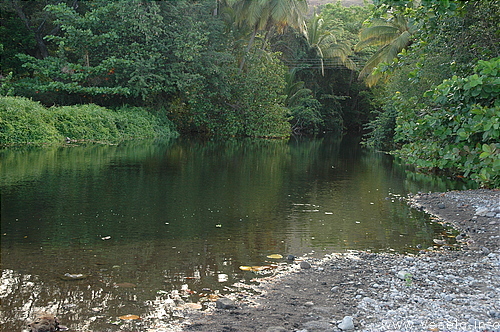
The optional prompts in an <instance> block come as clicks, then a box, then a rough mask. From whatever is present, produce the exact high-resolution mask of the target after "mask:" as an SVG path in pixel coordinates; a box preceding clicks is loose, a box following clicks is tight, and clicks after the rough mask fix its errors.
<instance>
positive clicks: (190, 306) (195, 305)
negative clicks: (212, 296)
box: [184, 303, 203, 310]
mask: <svg viewBox="0 0 500 332" xmlns="http://www.w3.org/2000/svg"><path fill="white" fill-rule="evenodd" d="M184 308H186V309H193V310H200V309H201V308H203V306H202V305H201V304H199V303H186V304H184Z"/></svg>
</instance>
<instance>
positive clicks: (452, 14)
mask: <svg viewBox="0 0 500 332" xmlns="http://www.w3.org/2000/svg"><path fill="white" fill-rule="evenodd" d="M0 9H1V11H0V12H1V17H0V22H1V26H0V52H1V55H2V56H1V59H0V65H1V69H0V75H1V76H0V81H1V86H0V95H1V96H17V97H24V98H29V99H31V100H32V101H33V102H30V101H29V100H27V99H20V98H17V99H9V98H5V97H1V98H3V101H2V105H4V106H2V111H1V112H3V113H2V114H1V115H0V116H1V121H0V135H1V136H0V137H1V140H0V142H1V143H21V142H49V141H54V140H60V139H61V138H63V140H64V137H70V138H71V139H89V140H104V141H107V140H114V139H117V138H122V139H124V138H127V137H129V138H132V137H150V136H151V135H156V134H159V133H161V134H162V135H164V134H166V133H171V132H173V131H174V130H175V131H178V132H180V133H181V134H193V133H197V134H200V133H201V134H204V135H219V136H249V137H288V136H289V135H291V134H294V133H304V132H320V131H335V132H350V133H357V134H365V137H366V139H365V144H366V146H369V147H372V148H376V149H379V150H384V151H388V152H389V151H391V152H393V153H394V154H396V155H398V156H399V157H401V158H402V160H404V161H406V162H407V163H409V164H412V165H415V166H416V167H417V168H419V169H420V170H426V171H441V170H445V171H448V172H451V173H453V174H454V175H457V176H463V177H467V178H472V179H474V180H475V181H477V182H478V183H479V184H481V185H484V186H490V187H498V186H500V175H499V174H500V139H499V137H500V128H499V126H500V124H499V122H498V119H499V118H500V104H498V94H499V92H500V91H499V89H500V88H499V86H500V83H499V79H498V77H499V75H498V73H499V70H500V65H499V58H498V57H499V56H500V52H499V48H500V47H499V45H500V43H499V42H500V32H499V30H500V29H499V26H498V22H499V21H500V17H499V16H500V14H499V12H500V4H499V2H498V1H493V0H491V1H458V0H457V1H452V0H450V1H438V0H430V1H415V0H405V1H400V0H375V1H373V4H372V3H368V2H365V4H364V5H362V6H358V5H354V6H350V7H344V6H343V5H342V4H341V3H340V2H331V3H327V4H324V5H321V6H319V7H316V8H308V6H307V1H306V0H266V1H264V0H262V1H260V0H259V1H253V0H217V1H214V0H198V1H192V0H179V1H152V2H141V1H135V0H117V1H104V0H92V1H79V0H64V1H53V0H36V1H29V2H28V1H18V0H10V1H4V2H2V3H1V4H0ZM35 101H36V102H39V103H35ZM30 103H31V104H30ZM28 104H29V105H32V107H33V109H34V110H35V111H33V112H28V111H26V110H27V107H28V106H27V105H28ZM42 105H44V106H46V107H47V108H44V109H42ZM52 106H55V107H52ZM16 108H18V109H19V112H17V111H14V109H16ZM23 110H24V111H23ZM23 112H24V113H23ZM15 113H19V114H15ZM28 117H31V118H30V120H29V121H28V120H27V119H28ZM68 119H70V120H68ZM77 119H78V120H77ZM94 120H95V122H96V125H91V123H92V122H93V121H94ZM136 120H137V121H138V122H134V121H136ZM78 121H80V122H78ZM124 122H125V123H126V125H124V124H123V123H124ZM69 123H71V125H70V124H69ZM141 123H147V124H148V125H143V124H141ZM28 124H29V125H28ZM110 124H114V126H115V127H113V126H111V125H110ZM142 127H145V128H147V129H144V132H138V130H139V128H140V129H141V130H142ZM162 127H164V128H168V129H164V130H163V129H159V128H162ZM124 128H128V129H130V132H129V133H125V131H124V130H125V129H124ZM132 128H133V129H132ZM97 133H99V135H97ZM108 135H109V136H108Z"/></svg>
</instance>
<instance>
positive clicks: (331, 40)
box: [304, 12, 356, 76]
mask: <svg viewBox="0 0 500 332" xmlns="http://www.w3.org/2000/svg"><path fill="white" fill-rule="evenodd" d="M336 31H337V32H338V33H341V32H342V29H336ZM304 36H305V38H306V40H307V42H308V44H309V47H310V48H312V49H313V50H314V51H315V52H316V53H317V55H318V58H319V59H320V65H321V74H322V75H323V76H325V65H324V60H325V59H328V60H333V62H334V64H342V65H344V66H346V67H347V68H349V69H354V68H355V67H356V65H355V64H354V62H353V61H352V60H351V59H349V55H350V54H351V53H352V50H351V48H350V47H349V45H347V44H345V43H339V42H338V41H337V38H336V36H335V33H334V32H333V31H332V30H327V29H325V21H324V20H323V18H322V17H321V16H320V15H318V14H317V13H316V12H315V13H314V14H313V16H312V17H311V18H310V19H309V20H307V23H306V29H305V33H304Z"/></svg>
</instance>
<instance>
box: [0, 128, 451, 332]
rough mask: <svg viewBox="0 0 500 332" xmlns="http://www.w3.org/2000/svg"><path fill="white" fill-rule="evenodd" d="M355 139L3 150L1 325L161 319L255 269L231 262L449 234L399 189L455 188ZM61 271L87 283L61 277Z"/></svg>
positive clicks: (396, 246)
mask: <svg viewBox="0 0 500 332" xmlns="http://www.w3.org/2000/svg"><path fill="white" fill-rule="evenodd" d="M357 143H358V140H357V139H354V138H350V137H346V138H344V139H340V138H335V137H331V136H327V137H321V138H294V139H291V140H290V141H281V140H256V139H230V140H215V141H200V140H195V139H177V140H173V141H168V142H159V141H154V142H149V141H141V142H126V143H123V144H120V145H118V146H86V147H78V146H75V147H65V148H45V149H32V150H1V151H0V157H1V167H0V176H1V182H0V188H1V194H2V195H1V208H2V216H1V223H2V224H1V225H2V229H1V233H2V241H1V249H2V278H1V281H2V283H1V286H0V287H1V288H0V296H1V298H2V312H1V314H0V315H1V316H0V324H1V326H2V331H15V330H20V329H21V328H22V326H23V324H25V321H26V319H27V318H28V316H30V315H32V314H33V313H34V312H36V311H37V310H44V311H49V312H52V313H57V314H58V315H59V316H60V319H61V320H62V321H63V323H64V324H65V325H68V326H69V327H70V328H71V329H72V330H77V331H84V330H90V329H91V330H98V331H117V330H120V326H119V325H114V324H117V322H119V321H120V320H119V319H118V318H117V317H119V316H122V315H125V314H137V315H141V316H142V317H146V318H148V317H149V318H150V319H153V318H155V317H156V318H161V319H162V321H168V320H169V318H168V317H171V315H172V311H171V310H170V309H171V308H170V307H171V306H172V305H174V303H172V300H171V299H173V298H175V297H176V294H177V293H178V295H179V296H183V295H186V296H185V297H183V299H184V300H186V301H195V302H196V301H198V300H199V296H198V295H196V294H193V292H196V293H197V294H199V293H207V294H213V293H214V292H215V293H216V292H220V293H224V292H225V291H227V289H225V288H224V287H226V286H229V285H232V284H234V283H235V282H237V281H246V282H248V280H250V279H252V278H254V277H255V274H254V273H253V272H244V271H241V270H240V269H239V268H238V267H239V266H241V265H250V266H252V265H263V264H269V263H268V262H266V261H269V259H267V258H266V256H267V255H269V254H275V253H279V254H282V255H287V254H294V255H299V256H300V255H302V254H304V253H311V252H312V251H314V252H315V253H316V254H318V255H322V254H324V253H328V252H334V251H337V252H338V251H345V250H347V249H360V250H372V251H387V250H396V251H412V250H414V248H415V246H416V245H418V244H421V245H423V246H429V245H432V239H433V238H436V237H439V236H441V235H442V234H440V233H443V234H444V233H445V232H446V230H444V229H442V228H441V227H440V225H437V224H432V223H430V222H429V221H428V218H427V217H426V216H425V215H423V214H422V213H419V212H417V211H412V210H410V209H408V207H407V206H406V204H405V203H404V202H402V201H400V197H402V196H405V195H406V194H407V193H408V192H417V191H427V190H446V189H453V188H460V187H459V186H460V185H459V184H457V183H453V182H450V181H448V180H446V179H440V178H429V177H421V178H418V177H417V176H415V175H414V174H413V173H407V172H406V171H405V169H404V167H402V166H400V165H398V164H397V163H394V162H393V159H392V158H391V157H389V156H386V155H383V154H380V153H375V152H370V151H366V150H362V149H360V148H359V145H358V144H357ZM275 261H276V260H275ZM277 261H278V262H280V260H277ZM65 273H70V274H83V275H85V276H88V277H87V278H86V279H84V280H71V281H65V280H62V279H61V276H63V275H64V274H65ZM183 285H187V286H183ZM183 288H184V289H183ZM186 288H188V289H189V290H186ZM172 291H173V293H172ZM188 295H189V296H188ZM176 304H178V303H176ZM171 318H172V317H171ZM148 322H151V320H149V321H148V320H147V319H146V320H143V321H142V323H141V322H139V323H134V324H139V325H140V324H147V323H148ZM130 324H132V323H130ZM127 326H128V325H127Z"/></svg>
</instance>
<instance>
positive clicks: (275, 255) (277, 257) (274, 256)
mask: <svg viewBox="0 0 500 332" xmlns="http://www.w3.org/2000/svg"><path fill="white" fill-rule="evenodd" d="M267 258H273V259H280V258H283V256H281V255H280V254H272V255H269V256H267Z"/></svg>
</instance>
